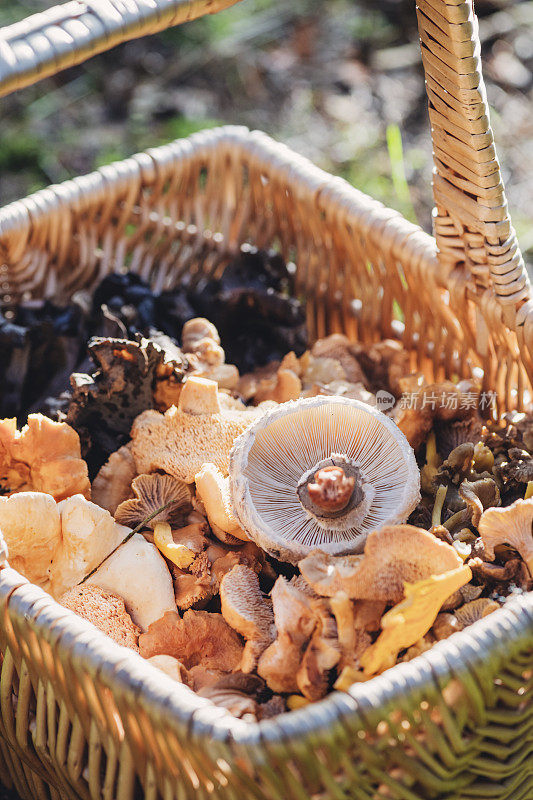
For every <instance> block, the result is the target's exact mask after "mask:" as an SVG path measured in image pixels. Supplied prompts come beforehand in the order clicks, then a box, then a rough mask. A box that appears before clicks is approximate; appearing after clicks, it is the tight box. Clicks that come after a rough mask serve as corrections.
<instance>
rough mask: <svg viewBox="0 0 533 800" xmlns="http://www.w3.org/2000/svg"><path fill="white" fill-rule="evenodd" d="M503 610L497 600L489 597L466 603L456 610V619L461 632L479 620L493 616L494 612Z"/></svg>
mask: <svg viewBox="0 0 533 800" xmlns="http://www.w3.org/2000/svg"><path fill="white" fill-rule="evenodd" d="M500 608H501V606H500V604H499V603H497V602H496V601H495V600H490V598H488V597H480V598H478V599H477V600H471V601H470V602H469V603H465V605H464V606H461V608H457V609H456V610H455V617H456V619H457V623H458V625H459V630H463V628H466V627H468V625H473V624H474V622H477V621H478V620H479V619H483V617H486V616H488V615H489V614H492V612H493V611H498V610H499V609H500Z"/></svg>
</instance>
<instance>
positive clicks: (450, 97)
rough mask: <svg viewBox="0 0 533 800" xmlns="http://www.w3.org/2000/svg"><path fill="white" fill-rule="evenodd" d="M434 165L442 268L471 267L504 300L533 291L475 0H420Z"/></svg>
mask: <svg viewBox="0 0 533 800" xmlns="http://www.w3.org/2000/svg"><path fill="white" fill-rule="evenodd" d="M417 15H418V27H419V31H420V43H421V49H422V60H423V63H424V69H425V72H426V85H427V93H428V99H429V118H430V122H431V135H432V139H433V157H434V162H435V171H434V178H433V194H434V197H435V206H436V210H435V215H434V229H435V236H436V239H437V246H438V248H439V258H440V262H441V266H442V269H443V270H444V271H445V273H446V274H449V273H450V272H451V271H452V270H453V269H454V268H455V267H456V266H457V265H458V264H460V263H464V264H465V265H466V267H467V268H468V270H469V272H470V274H471V275H472V279H473V281H474V283H475V285H476V287H477V288H478V289H479V290H481V291H483V290H484V289H487V288H489V287H491V286H492V288H493V289H494V292H495V293H496V295H497V297H498V299H499V301H500V303H502V304H503V305H510V306H514V305H516V303H518V302H519V301H521V300H524V299H527V298H529V293H530V286H529V280H528V276H527V272H526V270H525V266H524V261H523V259H522V256H521V253H520V250H519V247H518V242H517V240H516V235H515V232H514V229H513V227H512V225H511V220H510V217H509V211H508V208H507V201H506V199H505V192H504V188H503V184H502V180H501V175H500V166H499V163H498V159H497V156H496V150H495V148H494V139H493V135H492V130H491V127H490V121H489V109H488V102H487V97H486V92H485V84H484V82H483V76H482V74H481V53H480V44H479V33H478V21H477V17H476V16H475V14H474V12H473V8H472V3H471V0H447V2H440V0H419V2H418V5H417Z"/></svg>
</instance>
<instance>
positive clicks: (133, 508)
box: [115, 474, 195, 568]
mask: <svg viewBox="0 0 533 800" xmlns="http://www.w3.org/2000/svg"><path fill="white" fill-rule="evenodd" d="M131 488H132V490H133V492H134V494H135V496H136V497H135V500H125V501H124V502H123V503H121V504H120V505H119V507H118V508H117V510H116V512H115V519H116V520H117V522H120V523H121V524H122V525H128V526H129V527H130V528H135V527H137V526H138V525H140V524H141V523H143V522H144V520H146V519H147V518H148V517H150V516H152V515H153V514H154V513H155V512H156V511H157V510H158V509H161V508H162V510H161V511H160V512H159V513H158V514H157V515H156V516H155V517H154V516H152V519H151V520H149V521H148V522H147V523H146V527H150V528H152V530H153V532H154V544H155V545H156V547H157V548H158V549H159V550H160V551H161V552H162V553H163V555H164V556H166V558H168V559H169V560H170V561H172V562H173V563H174V564H176V566H178V567H180V568H183V567H188V566H189V564H190V563H191V562H192V561H193V559H194V555H195V554H194V552H193V551H192V550H190V549H189V548H188V547H186V546H185V545H184V544H181V543H179V542H175V541H174V539H173V537H172V528H171V525H172V524H174V525H176V524H183V522H184V521H185V519H186V517H187V515H188V513H189V512H190V510H191V494H190V491H189V489H188V487H187V484H185V483H184V482H183V481H179V480H177V479H176V478H173V477H172V476H170V475H159V474H154V475H139V476H138V477H137V478H135V480H134V481H133V483H132V484H131Z"/></svg>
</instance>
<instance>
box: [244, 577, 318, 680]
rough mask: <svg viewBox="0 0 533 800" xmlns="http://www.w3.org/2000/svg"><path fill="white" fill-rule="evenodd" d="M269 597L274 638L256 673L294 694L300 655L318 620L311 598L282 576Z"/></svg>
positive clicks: (260, 660)
mask: <svg viewBox="0 0 533 800" xmlns="http://www.w3.org/2000/svg"><path fill="white" fill-rule="evenodd" d="M271 597H272V605H273V609H274V620H275V624H276V631H277V637H276V639H275V641H274V642H273V643H272V644H271V645H270V646H269V647H267V649H266V650H265V651H264V653H263V655H262V656H261V658H260V659H259V664H258V666H257V672H258V674H259V675H260V676H261V677H262V678H264V679H265V681H266V682H267V684H268V686H269V688H270V689H272V691H274V692H289V693H297V692H298V691H299V687H298V682H297V673H298V670H299V668H300V663H301V660H302V655H303V653H304V650H305V648H306V647H307V645H308V643H309V641H310V639H311V636H312V634H313V631H314V629H315V627H316V623H317V620H316V615H315V613H314V611H313V609H312V607H311V603H312V600H311V598H309V597H308V596H307V595H306V594H305V593H304V592H302V591H301V590H299V589H297V588H296V587H295V586H293V585H291V584H290V583H289V582H288V581H287V580H286V579H285V578H284V577H283V576H280V577H279V578H278V579H277V581H276V583H275V584H274V588H273V589H272V592H271Z"/></svg>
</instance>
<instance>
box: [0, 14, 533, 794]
mask: <svg viewBox="0 0 533 800" xmlns="http://www.w3.org/2000/svg"><path fill="white" fill-rule="evenodd" d="M230 4H231V3H230V2H228V0H226V2H216V0H213V2H211V3H210V2H205V1H204V2H200V0H197V2H194V0H191V2H187V3H185V2H179V1H178V0H143V2H140V0H129V1H128V0H113V2H111V0H90V2H89V0H88V1H87V2H85V3H82V2H70V3H67V4H66V5H64V6H61V7H58V8H56V9H52V10H51V11H50V12H47V13H45V14H40V15H37V16H35V17H32V18H31V19H30V20H28V21H27V22H26V23H21V24H19V25H15V26H12V27H11V28H8V29H5V30H4V31H0V76H1V78H2V81H3V84H2V89H1V91H3V93H4V94H5V93H7V92H9V91H11V90H12V89H14V88H17V87H20V86H23V85H27V84H29V83H31V82H33V81H34V80H36V79H37V78H39V77H42V76H44V75H47V74H51V73H52V72H54V71H56V70H58V69H61V68H63V67H65V66H67V65H69V64H73V63H78V62H80V61H82V60H83V59H85V58H87V57H88V56H89V55H91V54H92V53H94V52H98V51H100V50H103V49H105V48H106V47H109V46H111V45H113V44H115V43H117V42H118V41H119V40H123V39H125V38H133V37H134V36H139V35H141V34H142V33H146V32H152V31H154V30H158V29H161V28H163V27H165V26H167V25H170V24H177V23H178V22H181V21H183V20H184V19H186V18H191V17H193V16H198V15H200V14H201V13H205V12H206V11H215V10H217V9H219V8H221V7H225V6H228V5H230ZM418 17H419V24H420V36H421V42H422V54H423V59H424V66H425V69H426V77H427V88H428V96H429V100H430V116H431V122H432V132H433V142H434V157H435V201H436V214H435V234H436V240H435V239H433V238H431V237H430V236H428V235H427V234H425V233H424V232H422V231H421V230H420V229H419V228H418V227H417V226H415V225H412V224H411V223H409V222H407V221H406V220H404V219H403V218H402V217H401V215H399V214H398V213H397V212H395V211H392V210H390V209H387V208H385V207H383V206H382V205H381V204H380V203H378V202H376V201H374V200H372V199H371V198H369V197H367V196H366V195H363V194H362V193H360V192H358V191H357V190H356V189H353V188H351V187H350V186H349V185H348V184H346V183H345V182H344V181H342V180H340V179H336V178H332V177H331V176H329V175H327V174H326V173H324V172H322V171H321V170H319V169H317V168H316V167H314V166H312V165H311V164H310V163H309V162H307V161H306V160H305V159H303V158H301V157H299V156H297V155H295V154H294V153H292V152H291V151H290V150H288V149H287V148H286V147H284V146H282V145H279V144H277V143H275V142H273V141H272V140H270V139H269V138H268V137H267V136H265V135H264V134H262V133H259V132H254V133H250V132H249V131H247V130H246V129H244V128H235V127H225V128H221V129H218V130H214V131H209V132H204V133H200V134H196V135H194V136H192V137H190V138H189V139H186V140H183V141H178V142H174V143H172V144H169V145H168V146H164V147H159V148H157V149H155V150H151V151H148V152H147V153H144V154H141V155H137V156H134V157H132V158H130V159H127V160H126V161H123V162H121V163H118V164H114V165H111V166H109V167H104V168H103V169H101V170H99V171H98V172H96V173H94V174H92V175H88V176H85V177H82V178H78V179H75V180H73V181H68V182H66V183H64V184H62V185H60V186H53V187H50V188H48V189H46V190H44V191H41V192H38V193H37V194H35V195H33V196H31V197H29V198H26V199H25V200H22V201H19V202H16V203H13V204H11V205H10V206H7V207H6V208H4V209H3V210H2V211H0V265H2V264H3V265H4V266H3V267H0V268H1V269H2V275H1V277H2V283H3V284H4V287H5V291H6V294H7V295H8V296H9V302H17V301H18V300H20V299H21V298H22V297H26V296H28V295H30V296H32V295H33V296H53V297H55V298H58V299H61V298H63V299H65V298H68V297H69V296H70V295H71V294H72V293H73V292H74V291H75V290H77V289H79V288H81V287H84V288H85V287H87V288H90V287H91V286H93V285H94V284H95V283H96V282H97V281H99V280H100V279H101V278H102V276H103V275H104V274H106V273H107V272H109V271H111V270H117V269H118V270H120V269H122V268H127V269H131V270H134V271H136V272H138V273H139V274H140V275H142V276H143V277H145V278H147V279H149V280H150V281H151V282H152V285H153V286H154V287H156V288H157V289H161V288H170V287H172V286H175V285H176V284H178V283H179V282H180V280H181V278H182V277H183V275H184V274H185V273H190V274H192V275H193V276H194V275H199V274H200V273H201V271H203V272H204V273H205V272H206V271H207V272H211V271H213V270H215V269H216V268H217V267H218V266H220V265H221V264H222V263H223V262H224V260H225V259H226V258H228V256H230V255H231V254H232V253H234V252H235V251H236V250H237V248H238V247H239V246H240V244H241V243H242V242H245V241H249V242H252V243H254V244H256V245H258V246H261V247H264V246H276V247H278V249H279V250H280V251H281V252H283V254H284V255H285V256H286V257H287V258H292V259H293V260H294V261H295V262H296V264H297V268H298V269H297V274H296V281H297V289H298V292H299V293H300V294H301V295H302V296H304V297H305V299H306V301H307V311H308V323H309V329H310V333H311V335H312V336H314V337H317V336H323V335H325V334H327V333H330V332H335V331H344V332H346V333H347V334H348V335H350V336H354V337H355V336H357V337H358V338H359V339H361V340H362V341H364V342H371V341H376V340H379V339H381V338H383V337H386V336H400V338H401V339H402V341H403V342H404V345H405V347H406V348H407V349H408V350H409V351H410V352H411V353H412V363H413V367H417V368H419V369H421V370H423V371H424V372H425V373H426V375H427V376H428V378H429V379H433V378H435V379H439V378H441V377H443V376H450V377H453V376H469V375H470V374H471V373H472V370H473V369H474V368H475V367H481V368H482V369H483V371H484V381H485V388H487V389H491V390H494V389H496V390H497V391H498V396H499V402H500V406H501V407H505V408H510V407H513V406H518V407H520V405H521V403H522V402H523V398H524V393H525V392H526V391H530V390H531V380H532V378H533V303H532V301H531V300H530V294H529V291H530V290H529V285H528V280H527V276H526V272H525V269H524V265H523V262H522V259H521V256H520V252H519V249H518V245H517V242H516V238H515V235H514V232H513V229H512V227H511V223H510V220H509V216H508V212H507V207H506V202H505V196H504V192H503V187H502V184H501V177H500V171H499V166H498V162H497V160H496V155H495V151H494V145H493V142H492V132H491V129H490V126H489V120H488V109H487V103H486V99H485V93H484V87H483V81H482V78H481V72H480V65H479V43H478V37H477V23H476V19H475V17H474V14H473V10H472V6H471V0H449V2H447V3H445V2H443V0H419V7H418ZM354 299H357V302H354ZM396 303H397V304H398V306H399V307H400V308H401V309H402V311H403V314H404V318H405V325H404V327H403V328H402V327H401V326H400V325H399V324H398V323H397V321H395V320H394V307H395V305H396ZM1 558H2V559H3V563H4V566H3V568H2V569H1V570H0V652H1V654H2V662H1V677H0V780H1V781H2V782H3V783H5V784H10V783H13V784H14V785H15V787H16V789H17V790H18V792H19V793H20V794H21V795H22V796H23V797H24V798H26V800H33V799H34V798H39V800H41V799H42V800H48V798H50V800H63V799H64V798H69V799H70V798H72V800H78V799H79V798H84V799H85V798H91V799H92V800H100V799H102V800H114V799H115V798H116V800H132V798H136V797H144V798H146V800H174V799H175V800H186V799H187V798H190V799H191V800H193V799H194V800H200V798H202V800H207V798H217V800H237V798H239V800H240V799H241V798H244V797H246V798H249V799H250V800H252V798H254V799H255V800H309V798H313V800H348V799H349V798H350V799H353V800H356V799H357V800H390V799H391V798H392V799H393V800H426V799H427V798H439V799H440V800H445V799H446V800H452V799H453V800H467V798H472V800H473V799H474V798H480V799H482V800H487V798H494V799H495V800H531V799H532V798H533V766H532V764H533V737H532V731H533V702H532V695H533V596H532V595H528V596H524V597H522V598H520V599H515V600H513V601H511V602H509V603H508V604H507V605H506V606H505V608H504V609H502V610H501V611H498V612H496V613H494V614H492V615H491V616H490V617H489V618H487V619H485V620H482V621H480V622H478V623H476V625H475V626H473V627H472V628H471V629H468V630H466V631H464V632H462V633H459V634H455V635H454V636H452V637H451V638H450V639H448V640H446V641H445V642H442V643H440V644H438V645H437V646H435V647H434V648H433V649H432V650H431V651H429V652H428V653H426V654H424V655H423V656H420V657H419V658H417V659H415V660H414V661H412V662H410V663H408V664H402V665H399V666H397V667H395V668H394V669H393V670H390V671H388V672H386V673H384V674H383V675H381V676H379V677H377V678H374V679H373V680H372V681H370V682H368V683H365V684H360V685H355V686H353V687H352V690H351V691H350V693H345V694H344V693H343V694H341V693H334V694H333V695H331V696H330V697H328V698H327V699H326V700H324V701H323V702H321V703H318V704H315V705H312V706H310V707H308V708H306V709H303V710H301V711H297V712H291V713H290V714H286V715H282V716H281V717H278V718H276V719H274V720H271V721H263V722H261V723H258V724H248V723H244V722H242V721H240V720H236V719H234V718H232V717H231V716H229V715H228V714H227V713H226V712H225V711H224V710H223V709H219V708H216V707H213V706H208V705H206V703H205V701H203V700H202V699H201V698H198V697H197V696H195V695H193V694H192V693H191V692H190V691H189V690H188V689H186V688H184V687H181V686H179V685H177V684H175V683H174V682H173V681H172V680H170V679H169V678H167V677H166V676H165V675H164V674H162V673H161V672H159V671H158V670H155V669H154V668H153V667H152V666H151V665H149V664H148V663H147V662H145V661H144V660H143V659H141V657H140V656H138V655H136V654H134V653H132V652H131V651H128V650H125V649H123V648H121V647H119V646H118V645H115V644H114V643H113V642H111V641H110V640H109V639H107V637H105V636H104V635H103V634H100V633H99V632H97V631H95V629H94V628H93V627H92V626H91V625H89V624H88V623H86V622H85V621H83V620H81V619H80V618H78V617H76V616H75V615H73V614H72V613H70V612H69V611H67V610H66V609H64V608H62V607H61V606H59V605H58V604H56V603H55V602H54V601H53V600H52V599H51V598H50V597H49V596H48V595H46V594H45V593H43V592H42V591H41V590H39V589H37V588H36V587H34V586H32V585H31V584H29V583H28V582H27V581H26V580H25V579H24V578H22V577H21V576H20V575H19V574H18V573H16V572H15V571H14V570H12V569H11V568H9V567H8V566H6V565H5V552H4V551H2V553H1Z"/></svg>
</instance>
